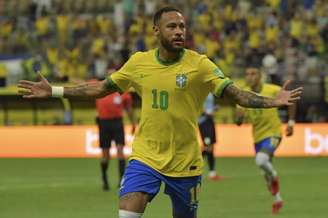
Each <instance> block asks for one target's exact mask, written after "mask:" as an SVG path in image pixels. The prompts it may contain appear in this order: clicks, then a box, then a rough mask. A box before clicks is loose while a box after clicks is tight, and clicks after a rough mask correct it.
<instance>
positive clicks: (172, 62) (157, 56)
mask: <svg viewBox="0 0 328 218" xmlns="http://www.w3.org/2000/svg"><path fill="white" fill-rule="evenodd" d="M184 53H185V49H183V50H182V51H181V52H180V53H179V57H178V58H177V59H176V60H172V61H165V60H162V59H161V58H160V56H159V49H156V51H155V56H156V60H157V61H158V62H159V63H160V64H162V65H165V66H168V65H172V64H175V63H177V62H179V61H180V60H181V59H182V57H183V55H184Z"/></svg>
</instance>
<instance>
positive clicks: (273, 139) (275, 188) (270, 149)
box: [237, 67, 296, 214]
mask: <svg viewBox="0 0 328 218" xmlns="http://www.w3.org/2000/svg"><path fill="white" fill-rule="evenodd" d="M246 83H247V85H248V87H247V88H246V90H250V91H253V92H255V93H258V94H259V95H262V96H267V97H272V98H274V97H275V96H277V95H278V94H279V92H280V90H281V87H280V86H277V85H273V84H268V83H262V80H261V72H260V70H259V69H257V68H253V67H250V68H247V69H246ZM285 85H286V84H285ZM284 88H285V87H284ZM295 109H296V107H295V105H291V106H289V107H288V117H289V122H288V126H287V129H286V135H287V136H291V135H293V126H294V123H295V121H294V117H295ZM244 118H246V119H247V121H248V122H250V123H251V124H252V126H253V138H254V143H255V151H256V156H255V162H256V165H257V166H258V167H259V168H260V169H261V170H263V172H264V177H265V179H266V182H267V185H268V188H269V191H270V192H271V193H272V195H273V196H274V202H273V204H272V213H274V214H276V213H278V212H279V210H280V208H281V207H282V198H281V196H280V192H279V180H278V175H277V171H276V170H275V169H274V168H273V165H272V159H273V156H274V152H275V151H276V149H277V148H278V146H279V144H280V141H281V137H282V134H281V121H280V118H279V115H278V109H277V108H271V109H260V108H257V109H253V108H241V107H238V108H237V124H238V125H240V124H241V123H242V122H243V119H244Z"/></svg>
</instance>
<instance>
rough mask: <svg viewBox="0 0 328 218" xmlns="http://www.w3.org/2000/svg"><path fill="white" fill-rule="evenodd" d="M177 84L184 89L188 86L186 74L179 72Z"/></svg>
mask: <svg viewBox="0 0 328 218" xmlns="http://www.w3.org/2000/svg"><path fill="white" fill-rule="evenodd" d="M175 81H176V85H177V87H178V88H180V89H182V88H185V87H186V86H187V76H186V75H185V74H177V76H176V80H175Z"/></svg>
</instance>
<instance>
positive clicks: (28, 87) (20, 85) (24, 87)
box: [17, 83, 33, 89]
mask: <svg viewBox="0 0 328 218" xmlns="http://www.w3.org/2000/svg"><path fill="white" fill-rule="evenodd" d="M17 87H18V88H23V89H32V87H33V85H30V84H24V83H18V85H17Z"/></svg>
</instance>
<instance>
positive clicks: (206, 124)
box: [198, 116, 216, 145]
mask: <svg viewBox="0 0 328 218" xmlns="http://www.w3.org/2000/svg"><path fill="white" fill-rule="evenodd" d="M198 127H199V132H200V136H201V138H202V141H203V144H204V145H213V144H214V143H216V134H215V124H214V119H213V117H212V116H206V119H205V121H203V122H202V123H201V124H198Z"/></svg>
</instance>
